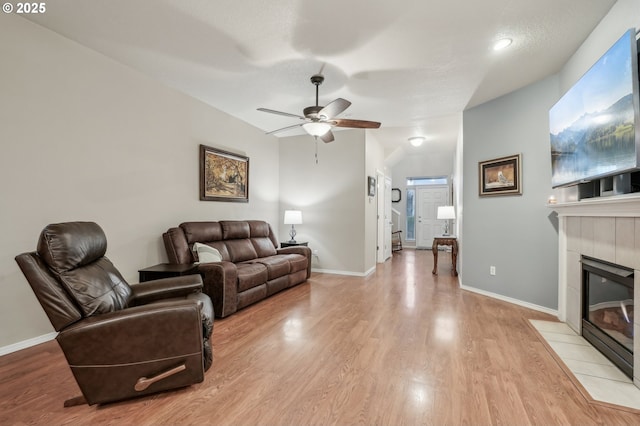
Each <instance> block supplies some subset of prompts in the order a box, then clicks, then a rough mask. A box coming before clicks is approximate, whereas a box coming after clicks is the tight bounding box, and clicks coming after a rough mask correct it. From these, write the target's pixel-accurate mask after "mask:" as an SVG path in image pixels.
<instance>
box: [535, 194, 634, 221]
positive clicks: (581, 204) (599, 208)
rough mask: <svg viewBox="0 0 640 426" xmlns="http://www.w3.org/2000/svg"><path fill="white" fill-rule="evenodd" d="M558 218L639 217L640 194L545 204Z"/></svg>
mask: <svg viewBox="0 0 640 426" xmlns="http://www.w3.org/2000/svg"><path fill="white" fill-rule="evenodd" d="M547 207H549V208H550V209H552V210H554V211H555V212H556V213H558V216H593V217H640V193H633V194H625V195H614V196H610V197H596V198H585V199H584V200H581V201H571V202H561V203H560V202H559V203H555V204H547Z"/></svg>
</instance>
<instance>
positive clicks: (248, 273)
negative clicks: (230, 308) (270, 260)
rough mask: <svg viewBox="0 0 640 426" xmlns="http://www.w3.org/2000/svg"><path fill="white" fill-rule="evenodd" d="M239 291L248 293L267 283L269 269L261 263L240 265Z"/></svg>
mask: <svg viewBox="0 0 640 426" xmlns="http://www.w3.org/2000/svg"><path fill="white" fill-rule="evenodd" d="M236 266H237V268H238V291H239V292H242V291H246V290H249V289H250V288H253V287H257V286H259V285H261V284H264V283H266V282H267V276H268V272H267V267H266V266H264V265H263V264H261V263H238V264H237V265H236Z"/></svg>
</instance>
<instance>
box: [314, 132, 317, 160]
mask: <svg viewBox="0 0 640 426" xmlns="http://www.w3.org/2000/svg"><path fill="white" fill-rule="evenodd" d="M314 139H315V140H316V164H318V137H317V136H314Z"/></svg>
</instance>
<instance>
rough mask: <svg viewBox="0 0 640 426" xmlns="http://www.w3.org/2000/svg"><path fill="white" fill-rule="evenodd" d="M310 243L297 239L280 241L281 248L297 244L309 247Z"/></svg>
mask: <svg viewBox="0 0 640 426" xmlns="http://www.w3.org/2000/svg"><path fill="white" fill-rule="evenodd" d="M308 245H309V242H308V241H296V242H293V243H292V242H289V241H283V242H281V243H280V248H285V247H295V246H305V247H307V246H308Z"/></svg>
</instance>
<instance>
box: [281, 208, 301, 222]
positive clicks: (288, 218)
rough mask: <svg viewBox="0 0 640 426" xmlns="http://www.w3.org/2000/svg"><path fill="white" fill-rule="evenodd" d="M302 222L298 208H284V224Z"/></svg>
mask: <svg viewBox="0 0 640 426" xmlns="http://www.w3.org/2000/svg"><path fill="white" fill-rule="evenodd" d="M301 223H302V212H301V211H300V210H285V211H284V224H285V225H300V224H301Z"/></svg>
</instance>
